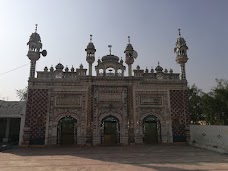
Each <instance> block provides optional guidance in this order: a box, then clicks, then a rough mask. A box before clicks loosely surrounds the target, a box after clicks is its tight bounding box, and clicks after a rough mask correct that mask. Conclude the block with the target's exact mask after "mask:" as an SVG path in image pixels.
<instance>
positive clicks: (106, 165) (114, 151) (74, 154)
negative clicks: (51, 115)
mask: <svg viewBox="0 0 228 171" xmlns="http://www.w3.org/2000/svg"><path fill="white" fill-rule="evenodd" d="M62 170H64V171H65V170H66V171H109V170H112V171H113V170H114V171H122V170H123V171H136V170H139V171H147V170H152V171H153V170H154V171H158V170H159V171H160V170H162V171H180V170H183V171H193V170H201V171H207V170H210V171H211V170H216V171H218V170H224V171H225V170H226V171H227V170H228V155H225V154H220V153H216V152H212V151H209V150H205V149H200V148H196V147H192V146H188V145H183V144H179V145H174V144H171V145H153V146H152V145H151V146H149V145H148V146H146V145H144V146H114V147H109V146H99V147H43V148H15V149H11V150H7V151H4V152H0V171H62Z"/></svg>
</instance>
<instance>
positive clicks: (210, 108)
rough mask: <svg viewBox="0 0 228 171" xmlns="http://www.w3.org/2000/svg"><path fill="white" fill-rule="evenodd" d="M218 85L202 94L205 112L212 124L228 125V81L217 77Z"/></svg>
mask: <svg viewBox="0 0 228 171" xmlns="http://www.w3.org/2000/svg"><path fill="white" fill-rule="evenodd" d="M216 82H217V86H216V87H215V88H213V89H212V90H211V91H210V92H209V93H207V94H204V95H203V96H202V103H203V113H204V114H205V115H206V122H207V123H208V124H211V125H224V124H226V125H228V81H226V80H223V79H216Z"/></svg>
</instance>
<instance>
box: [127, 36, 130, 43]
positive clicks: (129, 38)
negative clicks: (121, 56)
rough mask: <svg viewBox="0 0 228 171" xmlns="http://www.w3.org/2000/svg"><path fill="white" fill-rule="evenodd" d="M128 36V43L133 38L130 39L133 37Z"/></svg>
mask: <svg viewBox="0 0 228 171" xmlns="http://www.w3.org/2000/svg"><path fill="white" fill-rule="evenodd" d="M127 38H128V43H129V44H130V43H131V39H130V38H131V37H130V36H128V37H127Z"/></svg>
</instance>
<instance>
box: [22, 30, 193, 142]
mask: <svg viewBox="0 0 228 171" xmlns="http://www.w3.org/2000/svg"><path fill="white" fill-rule="evenodd" d="M28 46H29V50H28V54H27V56H28V58H29V59H30V61H31V66H30V76H29V80H28V99H27V105H26V114H25V122H24V127H23V131H22V136H21V137H22V138H21V140H20V145H24V146H28V145H56V144H60V145H61V144H78V145H101V144H111V145H113V144H120V145H132V144H158V143H173V142H183V141H188V137H189V124H190V117H189V112H188V101H187V99H188V98H187V80H186V76H185V63H186V62H187V60H188V56H187V50H188V47H187V45H186V41H185V39H184V38H183V37H181V34H180V30H179V37H178V38H177V41H176V46H175V48H174V52H175V55H176V62H177V63H178V64H180V69H181V70H180V73H174V72H173V70H172V69H170V70H169V71H168V70H167V69H163V68H162V67H161V66H160V64H159V63H158V66H157V67H156V68H155V69H154V70H153V69H151V70H150V71H149V70H148V69H142V68H140V66H137V67H136V68H135V69H132V64H133V63H134V61H135V60H136V58H137V56H138V54H137V52H136V51H135V49H134V48H133V45H132V44H131V42H130V37H128V43H127V46H126V48H125V50H123V52H124V53H125V59H124V60H123V59H122V58H119V57H118V56H115V55H114V54H112V53H111V46H109V48H110V53H109V54H108V55H105V56H103V57H102V58H101V59H96V57H95V53H96V48H95V45H94V43H93V42H92V36H91V37H90V42H89V43H88V46H87V47H86V49H85V53H86V55H85V56H86V61H87V63H88V69H86V68H84V67H83V66H82V65H80V66H79V68H73V67H72V68H68V67H64V66H63V65H62V64H61V63H59V64H57V65H56V66H55V68H54V67H50V68H48V67H45V68H44V70H43V71H37V74H35V73H36V71H35V66H36V62H37V61H38V60H39V58H40V57H41V55H43V56H46V54H47V52H46V51H45V50H43V51H41V49H42V43H41V39H40V35H39V34H38V33H37V29H36V31H35V32H34V33H32V35H31V36H30V39H29V42H28ZM123 49H124V48H123ZM95 61H97V62H96V63H95V64H94V62H95ZM94 65H95V66H94ZM125 65H126V66H125ZM93 67H95V73H94V74H93V73H92V71H93ZM126 70H127V74H126V73H125V72H126Z"/></svg>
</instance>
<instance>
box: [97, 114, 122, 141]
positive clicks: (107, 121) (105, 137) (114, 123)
mask: <svg viewBox="0 0 228 171" xmlns="http://www.w3.org/2000/svg"><path fill="white" fill-rule="evenodd" d="M119 142H120V124H119V120H118V119H117V118H116V117H114V116H111V115H110V116H107V117H105V118H104V119H102V121H101V144H110V145H111V144H118V143H119Z"/></svg>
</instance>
